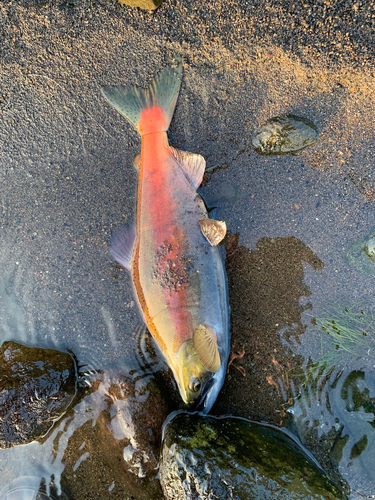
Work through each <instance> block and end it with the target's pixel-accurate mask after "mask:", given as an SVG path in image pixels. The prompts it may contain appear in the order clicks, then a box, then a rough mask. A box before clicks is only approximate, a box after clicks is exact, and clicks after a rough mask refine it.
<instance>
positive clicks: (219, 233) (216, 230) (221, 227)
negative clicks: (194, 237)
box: [199, 219, 227, 247]
mask: <svg viewBox="0 0 375 500" xmlns="http://www.w3.org/2000/svg"><path fill="white" fill-rule="evenodd" d="M199 225H200V227H201V230H202V233H203V235H204V236H205V238H206V239H207V241H208V242H209V244H210V245H211V246H212V247H214V246H216V245H218V244H219V243H220V241H222V239H223V238H224V236H225V234H226V232H227V225H226V224H225V222H223V221H220V220H213V219H199Z"/></svg>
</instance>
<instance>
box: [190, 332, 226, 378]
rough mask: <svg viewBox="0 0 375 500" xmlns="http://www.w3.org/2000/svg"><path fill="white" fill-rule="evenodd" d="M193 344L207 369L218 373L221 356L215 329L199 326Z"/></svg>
mask: <svg viewBox="0 0 375 500" xmlns="http://www.w3.org/2000/svg"><path fill="white" fill-rule="evenodd" d="M193 344H194V349H195V352H196V353H197V355H198V357H199V359H200V360H201V362H202V363H203V365H204V366H205V368H207V370H209V371H210V372H214V373H216V372H217V371H218V370H219V368H220V354H219V350H218V348H217V338H216V332H215V328H213V327H212V326H209V325H199V326H198V328H197V329H196V330H195V332H194V334H193Z"/></svg>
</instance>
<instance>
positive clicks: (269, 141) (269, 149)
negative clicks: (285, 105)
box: [252, 115, 318, 155]
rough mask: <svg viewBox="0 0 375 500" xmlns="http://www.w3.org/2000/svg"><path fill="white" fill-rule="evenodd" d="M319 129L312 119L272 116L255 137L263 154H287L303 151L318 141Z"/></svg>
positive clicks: (255, 141) (259, 150)
mask: <svg viewBox="0 0 375 500" xmlns="http://www.w3.org/2000/svg"><path fill="white" fill-rule="evenodd" d="M317 137H318V129H317V127H316V126H315V125H314V124H313V122H312V121H310V120H308V119H307V118H301V117H299V116H294V115H283V116H276V117H275V118H270V119H269V120H267V121H266V123H265V124H264V125H262V127H261V128H260V130H259V132H258V133H257V134H256V135H255V137H253V139H252V144H253V146H254V148H255V150H256V151H257V153H259V154H261V155H285V154H289V153H295V152H297V151H301V150H302V149H304V148H306V147H307V146H311V145H312V144H314V143H315V142H316V139H317Z"/></svg>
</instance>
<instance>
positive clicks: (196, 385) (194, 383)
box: [189, 378, 202, 392]
mask: <svg viewBox="0 0 375 500" xmlns="http://www.w3.org/2000/svg"><path fill="white" fill-rule="evenodd" d="M201 387H202V384H201V381H200V380H199V378H192V379H191V380H190V382H189V389H190V390H191V391H192V392H199V391H200V390H201Z"/></svg>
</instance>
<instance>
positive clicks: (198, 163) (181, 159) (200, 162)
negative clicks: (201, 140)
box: [169, 146, 206, 189]
mask: <svg viewBox="0 0 375 500" xmlns="http://www.w3.org/2000/svg"><path fill="white" fill-rule="evenodd" d="M169 149H170V151H171V153H172V155H173V156H174V158H175V160H176V161H177V163H178V164H179V166H180V167H181V169H182V171H183V172H184V174H185V175H186V178H187V180H188V181H189V183H190V185H191V186H192V187H193V188H194V189H198V187H199V186H200V184H201V182H202V179H203V175H204V171H205V169H206V160H205V159H204V158H203V156H201V155H197V154H194V153H188V152H187V151H180V150H179V149H175V148H172V147H171V146H169Z"/></svg>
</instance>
